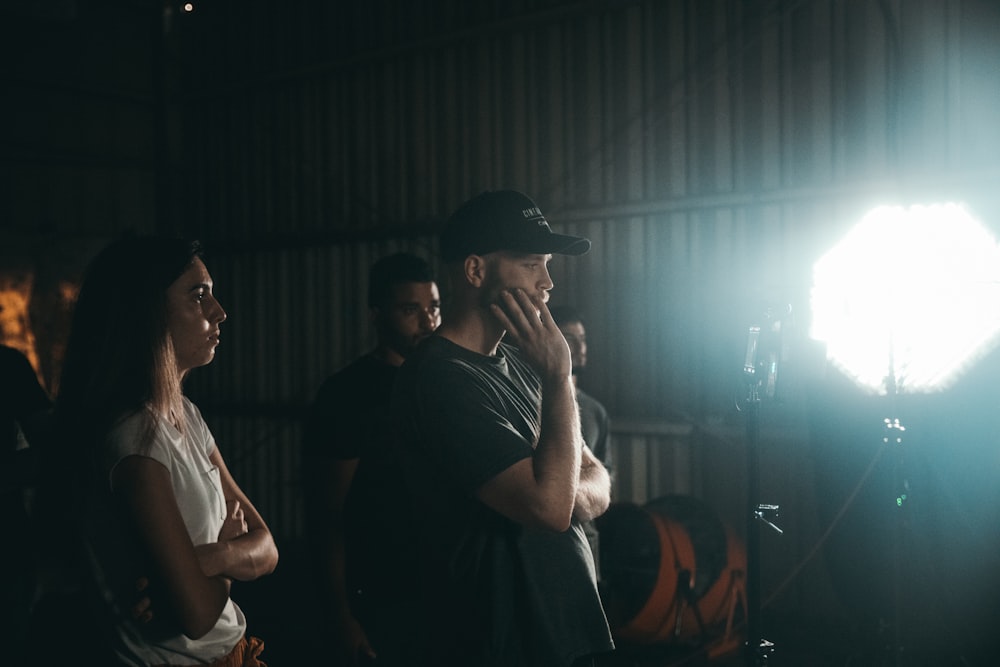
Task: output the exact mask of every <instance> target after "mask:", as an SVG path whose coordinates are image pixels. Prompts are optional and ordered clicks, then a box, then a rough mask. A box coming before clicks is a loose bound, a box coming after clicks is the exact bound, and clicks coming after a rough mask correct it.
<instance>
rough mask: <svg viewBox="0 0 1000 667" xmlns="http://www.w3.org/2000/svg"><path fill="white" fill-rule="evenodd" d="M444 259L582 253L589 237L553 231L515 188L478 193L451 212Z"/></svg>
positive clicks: (444, 235) (587, 247)
mask: <svg viewBox="0 0 1000 667" xmlns="http://www.w3.org/2000/svg"><path fill="white" fill-rule="evenodd" d="M440 241H441V258H442V259H443V260H444V261H446V262H451V261H453V260H457V259H465V258H466V257H468V256H469V255H485V254H487V253H491V252H496V251H498V250H506V251H509V252H523V253H531V254H544V255H547V254H557V255H582V254H583V253H585V252H587V251H588V250H590V240H589V239H585V238H583V237H580V236H568V235H566V234H556V233H554V232H553V231H552V228H551V227H549V223H548V221H547V220H546V219H545V216H543V215H542V212H541V211H540V210H539V209H538V206H536V205H535V202H533V201H532V200H531V199H530V198H529V197H527V196H526V195H523V194H521V193H520V192H516V191H514V190H490V191H487V192H483V193H480V194H478V195H476V196H475V197H473V198H472V199H470V200H469V201H467V202H465V203H464V204H462V205H461V206H460V207H459V208H458V210H456V211H455V212H454V213H452V215H451V217H450V218H449V219H448V223H447V224H446V225H445V228H444V231H443V232H442V233H441V239H440Z"/></svg>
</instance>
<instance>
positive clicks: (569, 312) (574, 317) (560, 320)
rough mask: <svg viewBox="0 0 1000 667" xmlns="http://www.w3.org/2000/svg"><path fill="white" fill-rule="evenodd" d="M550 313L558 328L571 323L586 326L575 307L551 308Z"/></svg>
mask: <svg viewBox="0 0 1000 667" xmlns="http://www.w3.org/2000/svg"><path fill="white" fill-rule="evenodd" d="M549 312H550V313H551V314H552V319H553V321H555V323H556V326H557V327H561V326H562V325H564V324H569V323H571V322H579V323H580V324H585V322H584V321H583V316H582V315H581V314H580V311H579V310H577V309H576V308H574V307H573V306H550V307H549Z"/></svg>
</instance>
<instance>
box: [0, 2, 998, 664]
mask: <svg viewBox="0 0 1000 667" xmlns="http://www.w3.org/2000/svg"><path fill="white" fill-rule="evenodd" d="M998 40H1000V7H998V5H997V4H996V3H995V2H992V1H991V0H906V1H904V0H813V1H806V0H798V1H796V0H746V1H743V2H737V1H735V0H710V1H699V0H660V1H657V0H634V1H628V0H580V1H575V2H574V1H570V0H561V1H560V0H548V1H545V0H520V1H516V2H464V1H461V0H452V1H449V0H426V1H407V2H394V1H389V0H383V1H381V2H370V3H360V2H359V3H353V4H349V3H344V2H325V3H317V2H301V1H296V0H293V1H290V2H284V3H265V2H255V1H242V2H235V1H229V0H223V1H219V2H208V1H205V0H203V1H202V2H195V3H194V11H191V12H186V11H184V9H183V8H182V6H181V3H176V2H170V1H168V2H165V3H158V2H152V1H144V0H132V1H126V0H90V1H87V0H45V1H43V2H36V3H24V4H21V5H15V4H13V3H5V4H4V6H3V9H2V10H0V43H2V45H3V46H2V47H0V48H2V49H3V62H4V66H3V69H2V70H0V80H2V82H3V89H4V103H3V105H2V109H3V110H2V112H0V114H2V115H0V119H2V120H3V122H0V278H2V280H3V281H4V283H3V285H2V287H3V288H4V289H5V290H6V293H8V294H13V295H14V296H12V297H9V298H10V299H13V300H12V301H9V302H8V301H5V302H3V303H5V304H8V305H7V310H8V313H7V315H8V316H9V315H10V314H11V312H12V311H13V310H14V309H16V308H21V307H22V306H23V311H24V312H25V313H26V315H24V316H23V317H22V316H19V319H17V321H16V322H15V323H14V324H11V323H10V322H11V321H12V320H4V322H5V329H4V331H5V337H6V338H7V339H8V340H14V341H15V342H16V341H18V340H20V341H26V340H29V337H28V336H27V335H26V334H25V335H22V334H23V332H24V331H30V332H31V337H30V341H29V342H30V347H31V350H32V351H33V353H34V354H35V355H36V357H35V358H36V361H37V365H38V367H39V371H40V374H41V375H42V377H43V378H44V379H45V381H46V385H47V387H48V388H49V389H50V390H51V391H53V392H54V391H56V390H57V386H56V383H57V377H58V375H57V370H58V362H59V355H60V344H61V340H62V339H63V338H64V336H65V321H66V314H67V313H68V310H69V308H70V307H71V304H72V297H73V285H74V281H76V280H77V279H78V276H79V272H80V270H81V268H82V266H83V265H84V264H85V262H86V260H87V259H88V258H89V257H90V256H91V255H92V254H93V252H94V251H95V249H96V248H98V247H100V245H101V244H102V243H103V242H105V241H106V240H107V239H109V238H111V237H112V236H114V235H116V234H118V233H120V232H122V231H124V230H138V231H144V232H152V231H156V232H163V233H177V234H185V235H189V236H196V237H199V238H201V239H202V240H204V241H205V242H206V243H207V245H208V249H209V256H208V262H209V268H210V270H211V271H212V273H213V277H214V278H215V282H216V285H217V293H218V295H219V297H220V299H221V301H222V302H223V304H224V305H225V306H226V308H227V310H228V312H229V320H228V321H227V323H226V325H225V328H224V334H223V338H224V342H223V345H222V347H221V348H220V350H219V356H218V359H217V360H216V361H215V363H213V364H212V365H211V366H210V367H208V368H205V369H202V370H201V371H199V372H198V373H196V374H194V375H193V376H192V378H191V380H190V382H189V385H188V390H189V393H190V394H191V395H192V397H193V398H194V399H195V400H196V402H198V403H199V405H200V406H201V407H202V409H203V411H204V413H205V414H206V417H207V419H208V420H209V422H210V424H211V426H212V427H213V430H214V431H215V433H216V436H217V439H218V440H219V442H220V446H221V447H222V448H223V451H224V453H225V454H226V456H227V459H228V460H229V461H230V465H231V467H232V468H233V469H234V471H235V474H236V476H237V479H239V480H240V482H241V484H242V485H243V486H244V487H245V488H246V489H247V490H248V491H249V493H250V495H251V497H253V498H254V499H255V501H256V503H257V504H258V506H259V507H260V508H261V509H262V511H263V512H264V514H265V516H266V517H267V518H268V520H269V522H270V523H271V525H272V527H273V528H274V530H275V532H276V534H277V535H278V536H279V539H280V540H281V543H282V546H283V549H284V551H285V553H286V554H294V553H296V549H297V547H298V545H299V543H300V541H301V537H302V535H303V534H304V531H306V530H309V529H310V528H309V527H307V526H304V525H303V524H302V513H301V498H300V496H299V493H298V468H297V466H298V439H299V435H300V417H301V415H302V411H303V409H304V407H305V406H306V405H307V403H308V401H309V400H310V399H311V397H312V395H313V393H314V392H315V390H316V388H317V387H318V386H319V383H320V382H321V381H322V379H323V378H324V377H325V376H326V375H328V374H329V373H331V372H333V371H335V370H336V369H338V368H339V367H340V366H342V365H343V364H345V363H346V362H347V361H349V360H350V359H351V358H352V357H353V356H355V355H357V354H359V353H361V352H362V351H364V350H365V349H366V348H367V347H368V346H369V345H370V344H371V342H372V341H371V334H370V332H369V331H368V329H367V324H366V319H365V306H364V303H365V302H364V288H365V276H366V272H367V269H368V266H369V265H370V263H371V262H372V261H373V260H374V259H375V258H377V257H378V256H380V255H382V254H385V253H388V252H391V251H394V250H401V249H409V250H414V251H416V252H418V253H420V254H423V255H424V256H426V257H428V258H429V259H431V260H432V261H434V262H436V261H437V258H436V254H435V253H436V241H435V233H436V231H437V230H438V229H439V228H440V226H441V224H442V223H443V221H444V219H445V218H446V217H447V215H448V214H449V212H450V211H451V210H452V209H453V208H455V207H456V206H457V205H458V204H459V203H460V202H461V201H463V200H464V199H466V198H467V197H469V196H471V195H473V194H475V193H476V192H478V191H480V190H483V189H489V188H500V187H512V188H516V189H520V190H523V191H525V192H527V193H529V194H530V195H531V196H532V197H534V198H535V199H536V201H537V202H538V204H539V206H540V207H541V208H542V210H543V211H544V212H545V213H546V214H547V216H548V218H549V219H550V221H551V222H552V223H553V226H554V227H555V228H556V229H557V230H559V231H564V232H568V233H574V234H582V235H586V236H588V237H590V238H591V239H593V241H594V249H593V251H592V252H591V253H589V254H588V255H586V256H584V257H581V258H575V259H572V260H564V259H557V260H556V262H554V269H553V271H554V278H555V282H556V289H555V291H554V292H553V299H552V300H553V303H573V304H575V305H577V306H579V307H580V308H582V309H583V311H584V312H585V313H586V314H587V316H588V334H589V338H590V340H591V368H590V369H589V371H588V374H587V376H586V377H585V378H584V380H583V381H584V386H585V387H586V388H587V389H588V390H589V391H590V392H591V393H592V394H594V395H595V396H597V397H598V398H600V399H601V400H602V401H603V402H604V403H605V404H606V405H607V407H608V408H609V410H610V412H611V414H612V416H613V420H614V428H615V434H614V448H615V452H616V455H617V457H618V461H619V471H618V477H619V480H618V487H617V488H616V495H617V497H618V499H619V500H623V501H634V502H640V503H642V502H646V501H647V500H650V499H652V498H655V497H658V496H660V495H663V494H668V493H681V494H690V495H693V496H696V497H698V498H700V499H703V500H704V501H705V502H707V503H709V504H710V505H711V506H712V507H713V508H714V510H715V511H716V512H718V514H719V516H720V517H721V518H722V519H723V520H724V521H726V522H728V523H730V524H732V525H733V526H734V527H735V528H736V529H737V531H738V532H740V533H741V534H743V532H744V530H745V526H744V521H745V519H744V517H745V509H746V506H745V503H746V483H747V469H746V450H747V438H746V434H745V430H744V420H745V413H740V412H739V411H737V410H736V409H735V407H734V403H735V402H736V400H735V399H736V398H737V397H739V396H740V392H741V391H742V386H741V376H740V371H741V368H742V362H743V355H744V351H745V345H746V331H747V326H748V325H749V324H753V323H754V322H757V321H759V320H760V319H761V316H762V313H763V312H764V311H765V309H767V308H768V307H771V306H773V305H775V304H790V305H791V306H792V313H793V317H792V318H790V319H789V320H788V321H787V322H786V328H785V333H784V340H783V346H784V347H783V349H784V351H785V353H784V356H783V358H782V371H781V386H780V391H779V394H778V396H777V398H776V400H773V401H767V402H765V404H764V405H763V406H762V433H761V446H760V452H761V458H762V468H761V471H760V480H761V486H762V494H763V496H764V497H765V498H764V499H765V500H768V501H771V502H774V503H778V504H780V505H781V507H782V513H781V519H780V520H779V523H780V524H782V527H783V528H785V533H784V534H783V535H781V536H778V535H777V534H772V533H765V535H764V539H763V544H762V579H763V593H764V597H765V600H766V606H767V609H768V610H774V611H775V612H776V613H777V612H784V613H790V614H800V615H810V616H817V617H821V618H837V619H847V622H848V623H850V622H853V621H854V620H856V619H859V618H862V617H863V616H866V615H870V616H872V617H873V618H874V620H873V621H872V623H877V622H878V621H879V618H884V617H885V616H886V615H887V614H888V613H889V612H888V608H889V607H890V606H891V604H892V601H891V599H890V594H889V592H887V590H885V589H886V587H887V586H889V583H890V580H891V578H892V576H893V573H894V572H895V571H896V570H895V564H896V563H898V562H899V559H896V560H887V559H886V557H885V555H886V554H887V553H891V551H892V548H894V545H895V544H897V543H898V542H897V541H893V540H892V539H890V537H889V536H890V535H891V534H892V528H893V526H895V525H896V519H897V515H893V514H892V513H891V512H890V514H888V515H886V516H884V517H883V516H882V509H883V506H884V505H883V503H884V501H886V498H884V497H883V496H884V495H885V493H883V491H886V490H887V493H888V494H889V495H891V494H893V493H894V492H895V491H894V489H893V488H892V485H893V483H894V482H893V475H894V474H895V473H894V468H893V467H892V466H891V465H889V463H891V462H892V461H893V457H892V456H891V455H886V456H881V457H880V458H877V459H875V458H873V457H875V456H877V453H878V452H879V451H881V450H879V448H878V443H879V442H881V437H882V431H881V426H882V417H883V416H885V415H884V414H883V413H885V412H886V411H888V410H890V409H891V410H894V411H896V412H897V413H902V415H903V416H904V417H910V418H911V419H914V420H918V421H920V423H922V424H923V428H920V429H914V428H911V429H910V433H911V434H913V438H912V442H908V444H910V445H911V448H912V449H911V450H910V451H909V452H908V454H909V457H908V459H907V465H908V466H909V468H908V469H907V470H908V471H910V472H911V474H912V476H913V479H914V480H915V481H914V483H915V484H916V485H917V486H916V488H915V490H914V492H913V493H914V497H915V498H919V499H920V503H919V504H917V505H915V507H916V509H915V510H914V513H915V515H914V517H911V519H910V520H909V523H908V524H907V529H908V530H909V531H910V532H911V533H912V534H913V535H914V537H913V540H914V543H913V544H912V545H911V546H912V550H911V551H909V552H908V553H910V554H911V555H912V556H913V558H912V559H910V560H911V561H912V562H913V563H914V565H913V570H914V571H915V573H908V574H907V576H908V579H907V580H906V588H907V590H908V591H911V592H912V595H913V596H914V597H915V598H916V599H911V600H909V602H910V603H911V605H910V606H911V607H912V608H914V609H918V610H920V612H919V613H920V615H921V616H922V617H923V616H927V618H921V620H920V622H919V623H918V622H916V621H915V622H914V625H919V626H921V627H923V625H922V624H924V623H926V624H927V625H929V626H934V627H942V623H943V622H942V621H940V619H939V618H938V617H937V616H933V618H931V617H930V616H928V614H929V613H930V612H927V614H925V613H924V611H923V610H926V609H928V608H930V607H934V608H936V609H941V608H942V607H940V606H939V605H937V604H936V603H937V602H940V601H942V600H945V601H947V604H946V605H944V607H943V608H946V609H947V610H948V611H947V613H944V612H942V613H944V616H945V618H946V619H947V623H946V624H945V625H947V626H948V627H949V629H950V630H952V629H953V631H950V632H949V633H947V634H949V636H950V637H952V638H951V639H948V640H947V641H948V642H950V643H951V644H957V643H960V642H963V641H964V642H968V641H970V640H969V635H970V633H972V634H975V633H977V632H978V628H977V629H975V630H970V629H969V628H973V627H977V624H978V623H979V622H980V621H981V620H982V619H984V618H987V619H992V618H995V616H994V614H995V612H996V609H995V605H991V604H990V603H988V602H984V601H983V599H981V597H980V594H981V592H982V591H984V590H985V591H987V592H990V593H992V592H996V591H997V590H998V589H997V588H996V587H995V585H994V582H993V575H994V574H995V573H996V572H997V571H1000V568H998V565H1000V563H998V562H997V559H996V555H995V552H994V551H993V550H992V547H993V546H994V543H995V537H994V533H996V530H995V526H996V523H995V522H994V519H995V518H996V516H995V513H996V507H997V505H998V503H997V502H996V500H997V499H996V497H995V493H996V492H995V491H993V487H995V486H996V485H995V484H994V483H993V480H994V479H995V478H996V473H997V472H1000V465H998V464H1000V461H998V459H997V454H996V452H997V451H1000V450H998V448H997V447H996V444H997V443H996V438H995V435H994V434H995V432H996V431H995V429H994V428H993V425H992V423H991V419H992V414H993V412H995V410H993V409H992V405H993V402H992V391H991V390H992V385H993V382H992V379H993V378H994V377H995V375H993V374H991V373H990V371H989V369H991V368H992V366H991V364H993V363H995V362H993V361H992V360H991V358H990V357H987V358H986V359H985V360H983V361H982V365H981V367H980V368H981V369H983V370H980V371H979V372H978V374H976V373H971V374H970V375H969V376H968V378H967V379H966V380H964V381H963V383H961V384H960V385H959V386H958V387H956V388H955V389H954V390H953V391H952V392H950V393H948V394H945V395H938V396H936V397H934V398H928V399H923V398H920V399H918V398H912V399H908V400H907V401H906V402H904V403H903V404H902V405H896V406H888V405H886V403H885V402H884V401H882V402H880V399H878V398H877V397H870V396H855V395H854V393H853V392H852V390H850V389H849V388H844V387H842V386H841V385H840V384H839V379H838V378H837V376H836V372H834V371H832V370H831V369H830V368H828V367H827V365H826V364H825V362H824V360H823V356H822V350H820V349H818V347H817V346H816V345H815V344H814V343H812V342H811V341H810V340H809V338H808V336H807V332H808V328H809V294H810V288H811V278H812V276H811V269H812V265H813V263H814V262H815V261H816V260H817V259H818V258H819V257H820V256H821V255H822V254H823V253H824V252H825V251H826V249H828V248H829V247H830V246H831V245H832V244H833V243H835V242H836V241H837V240H838V239H839V238H841V237H842V236H843V235H844V234H845V233H846V232H847V231H848V230H849V229H850V228H851V227H852V226H853V225H854V224H855V223H856V222H857V221H858V220H859V219H860V218H861V216H862V215H863V214H864V213H865V212H866V211H867V210H869V209H870V208H871V207H873V206H874V205H877V204H883V203H899V204H910V203H926V202H929V201H937V200H945V201H964V202H966V204H967V205H968V206H969V208H970V209H971V210H972V211H973V212H975V213H976V215H977V216H978V217H979V218H980V219H981V220H982V222H983V223H984V225H986V226H987V227H988V228H989V229H990V230H991V231H994V232H996V231H997V230H998V227H1000V218H998V210H1000V207H998V204H1000V201H998V197H997V188H996V183H997V182H1000V180H998V177H1000V164H998V158H997V156H998V155H1000V123H997V122H996V112H995V110H996V109H997V108H1000V67H997V62H998V56H1000V47H998V44H1000V41H998ZM19 304H20V305H19ZM933 316H934V314H933V313H928V317H933ZM18 323H20V324H18ZM22 324H23V326H21V325H22ZM19 327H20V328H19ZM19 332H20V333H19ZM15 339H16V340H15ZM972 425H975V428H973V426H972ZM869 442H870V443H872V444H871V446H870V447H869ZM873 460H874V464H872V463H871V462H872V461H873ZM869 465H872V468H871V470H872V471H874V472H871V473H868V474H867V476H866V471H867V470H869ZM887 466H888V467H887ZM917 480H919V483H918V481H917ZM859 485H860V487H859ZM857 488H863V489H865V492H864V493H860V494H858V495H852V494H853V492H854V490H855V489H857ZM920 492H923V495H922V496H921V493H920ZM889 500H890V501H891V498H890V499H889ZM890 504H891V502H890ZM844 512H846V513H844ZM911 529H912V530H911ZM285 562H286V563H287V562H292V563H294V562H295V561H294V559H290V560H286V561H285ZM918 582H919V583H918ZM926 582H932V584H933V585H931V584H927V583H926ZM873 596H874V597H873ZM935 613H936V612H935Z"/></svg>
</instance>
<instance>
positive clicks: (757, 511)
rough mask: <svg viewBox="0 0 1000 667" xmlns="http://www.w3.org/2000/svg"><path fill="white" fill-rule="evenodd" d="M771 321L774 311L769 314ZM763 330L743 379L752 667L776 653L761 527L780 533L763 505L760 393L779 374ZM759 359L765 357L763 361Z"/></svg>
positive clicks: (752, 339)
mask: <svg viewBox="0 0 1000 667" xmlns="http://www.w3.org/2000/svg"><path fill="white" fill-rule="evenodd" d="M767 315H768V318H770V317H771V315H772V313H771V311H768V314H767ZM780 326H781V323H780V320H774V321H773V322H772V331H771V332H765V336H767V334H768V333H773V332H774V330H775V329H777V330H779V331H780ZM760 347H761V328H760V327H759V326H751V327H750V330H749V336H748V339H747V350H746V358H745V360H744V363H743V377H744V380H745V382H746V390H747V396H746V399H745V401H744V404H745V406H746V407H745V412H746V435H747V443H746V447H747V515H746V516H747V577H746V593H747V640H746V646H745V649H746V652H745V653H746V664H747V665H748V666H749V667H760V666H762V665H765V664H766V662H767V657H768V655H769V654H770V653H772V652H773V651H774V644H773V643H772V642H770V641H768V640H766V639H764V637H763V631H762V623H761V603H760V599H761V595H760V527H761V524H765V525H767V526H769V527H770V528H772V529H773V530H775V531H777V532H778V533H781V532H782V531H781V529H780V528H778V526H776V525H775V524H774V523H773V522H772V521H771V519H772V518H774V517H776V516H777V513H778V506H777V505H770V504H764V503H761V502H760V498H759V496H760V455H759V451H758V449H759V444H760V405H761V390H762V388H763V391H764V393H765V394H766V395H768V396H771V397H773V396H774V392H775V388H776V384H777V373H778V350H777V349H766V350H764V354H763V355H762V354H760V349H759V348H760ZM760 357H763V359H761V358H760Z"/></svg>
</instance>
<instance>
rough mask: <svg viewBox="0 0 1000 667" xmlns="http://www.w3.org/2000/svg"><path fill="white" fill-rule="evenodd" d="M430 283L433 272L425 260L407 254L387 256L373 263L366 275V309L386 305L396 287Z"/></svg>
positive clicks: (400, 253) (432, 280)
mask: <svg viewBox="0 0 1000 667" xmlns="http://www.w3.org/2000/svg"><path fill="white" fill-rule="evenodd" d="M432 282H434V270H433V269H432V268H431V265H430V264H429V263H428V262H427V260H425V259H423V258H422V257H417V256H416V255H414V254H412V253H408V252H398V253H396V254H394V255H387V256H385V257H382V258H381V259H379V260H378V261H377V262H375V263H374V264H373V265H372V268H371V272H370V273H369V274H368V307H369V308H377V307H379V306H384V305H385V304H387V303H388V302H389V301H390V300H391V299H392V289H393V288H394V287H395V286H396V285H401V284H403V283H432Z"/></svg>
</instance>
